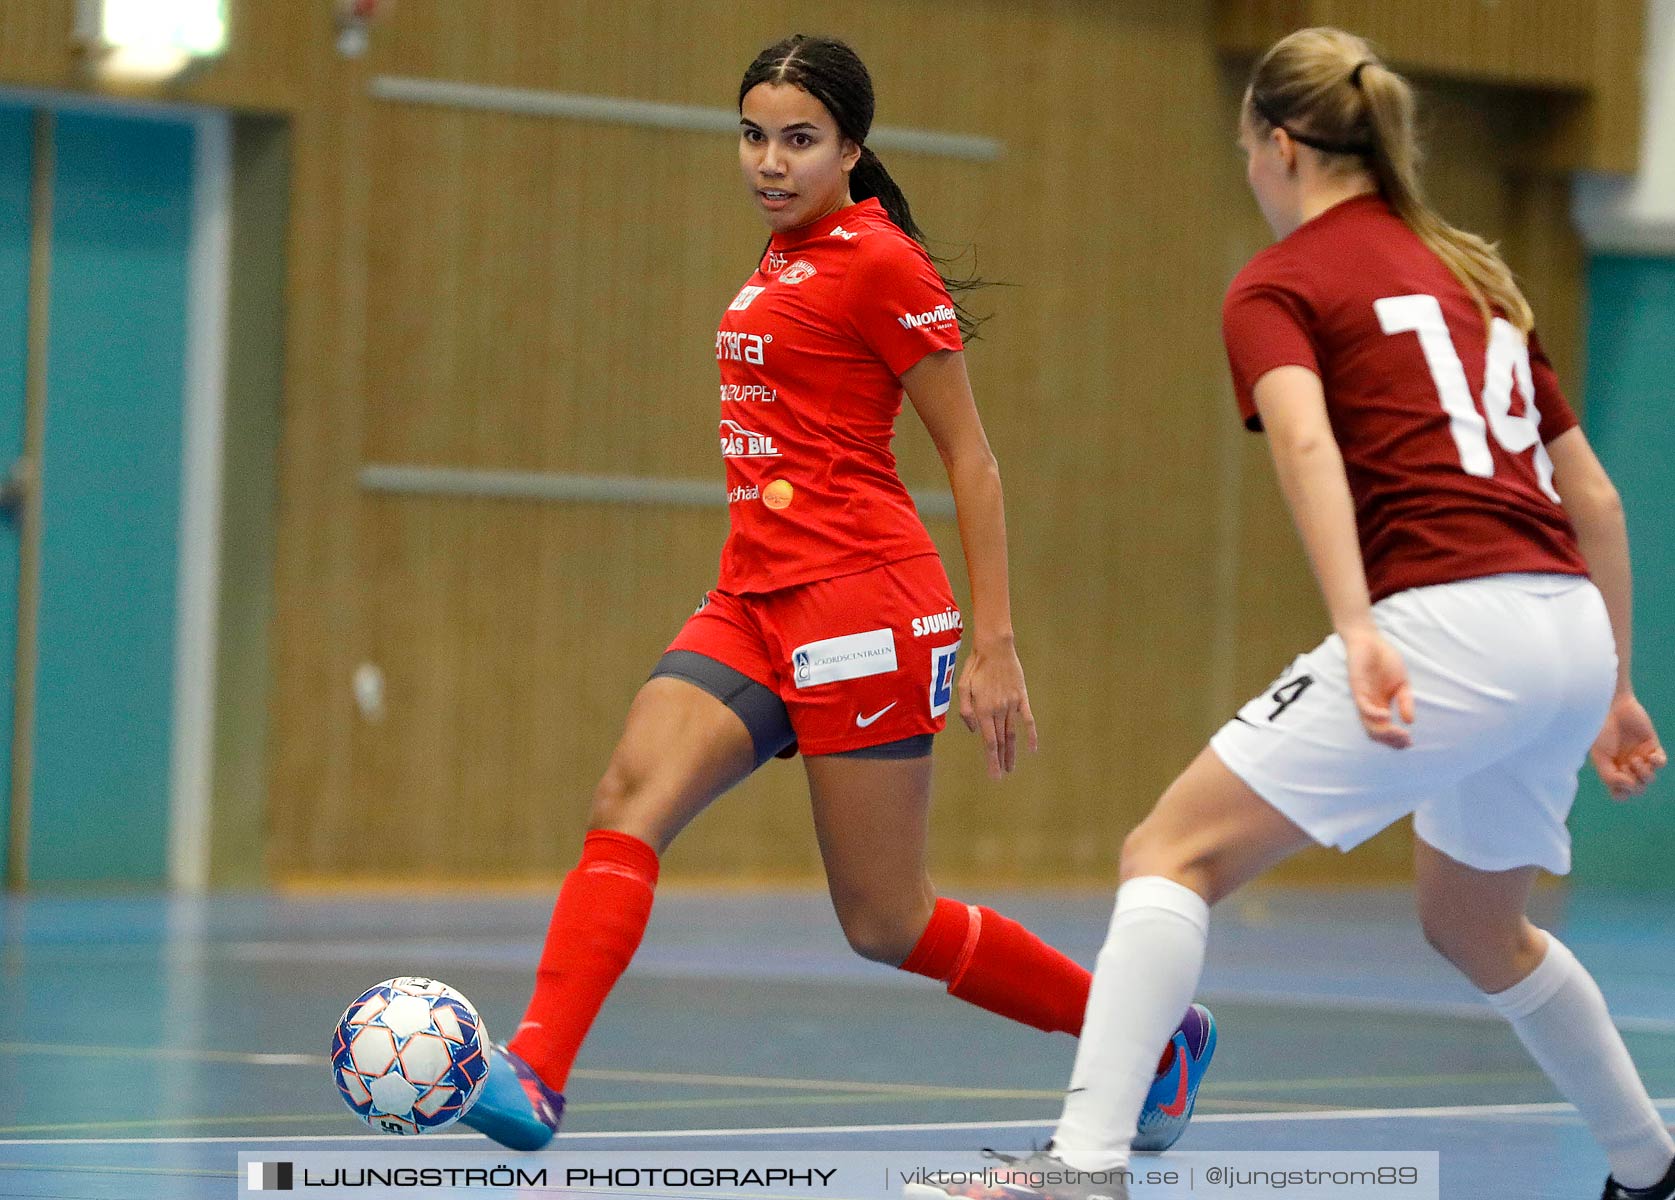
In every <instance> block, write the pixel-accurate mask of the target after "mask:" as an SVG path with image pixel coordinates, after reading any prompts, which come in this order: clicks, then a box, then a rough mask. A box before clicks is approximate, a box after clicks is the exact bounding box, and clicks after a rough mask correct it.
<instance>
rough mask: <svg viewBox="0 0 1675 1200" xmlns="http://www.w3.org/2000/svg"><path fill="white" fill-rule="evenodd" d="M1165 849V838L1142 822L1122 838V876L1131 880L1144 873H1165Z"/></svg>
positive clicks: (1166, 864)
mask: <svg viewBox="0 0 1675 1200" xmlns="http://www.w3.org/2000/svg"><path fill="white" fill-rule="evenodd" d="M1165 849H1166V846H1165V844H1164V842H1163V839H1161V838H1159V837H1157V836H1156V835H1155V834H1154V832H1153V831H1152V829H1151V827H1150V826H1149V825H1148V824H1147V822H1145V821H1142V822H1140V824H1138V825H1136V826H1135V827H1134V828H1133V829H1131V830H1129V831H1128V836H1127V837H1125V838H1123V840H1122V855H1121V859H1120V870H1121V872H1122V878H1123V879H1124V880H1129V879H1138V878H1139V877H1140V876H1142V875H1161V874H1163V872H1164V870H1165V869H1166V867H1167V866H1168V863H1167V857H1168V856H1167V855H1166V854H1164V853H1163V852H1164V850H1165Z"/></svg>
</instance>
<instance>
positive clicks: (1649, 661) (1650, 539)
mask: <svg viewBox="0 0 1675 1200" xmlns="http://www.w3.org/2000/svg"><path fill="white" fill-rule="evenodd" d="M1588 292H1589V314H1588V392H1587V394H1588V405H1587V433H1588V438H1589V440H1590V441H1591V442H1592V443H1593V444H1594V448H1595V449H1596V451H1597V452H1598V453H1599V457H1600V460H1601V461H1602V462H1603V463H1604V464H1605V468H1606V470H1607V471H1609V472H1610V473H1611V478H1612V479H1613V480H1614V481H1615V482H1616V484H1617V488H1618V490H1619V491H1621V492H1622V494H1623V503H1624V506H1625V507H1626V509H1627V511H1628V523H1629V545H1630V548H1631V550H1632V551H1633V554H1634V599H1635V614H1634V682H1635V690H1636V691H1637V692H1638V693H1639V695H1640V699H1641V700H1642V701H1643V702H1644V703H1645V705H1646V707H1647V708H1648V709H1649V710H1650V711H1651V714H1652V718H1653V720H1654V721H1656V722H1657V724H1658V732H1659V733H1660V734H1661V735H1662V737H1663V741H1664V744H1665V746H1671V745H1675V520H1672V518H1671V512H1672V509H1671V496H1672V494H1675V376H1672V375H1671V373H1670V364H1671V363H1672V362H1675V259H1667V258H1628V257H1614V256H1603V257H1599V258H1596V259H1594V261H1593V262H1592V263H1591V264H1590V267H1589V272H1588ZM1571 831H1572V833H1573V835H1574V837H1575V840H1576V855H1575V859H1576V866H1575V872H1576V880H1577V882H1578V883H1580V884H1583V885H1587V884H1601V885H1608V886H1622V887H1634V888H1640V889H1645V888H1658V889H1667V890H1675V874H1672V873H1671V872H1670V869H1669V865H1670V863H1672V862H1675V780H1671V779H1670V778H1669V777H1668V776H1666V777H1665V778H1664V779H1662V780H1660V781H1659V782H1658V783H1655V784H1654V785H1653V786H1652V788H1651V789H1650V790H1649V791H1648V792H1647V794H1646V795H1645V796H1644V797H1642V798H1641V799H1639V800H1634V801H1630V802H1629V803H1626V804H1614V803H1613V802H1612V801H1611V799H1610V797H1609V796H1607V795H1606V794H1605V789H1604V788H1603V787H1602V786H1601V785H1600V783H1599V780H1598V779H1597V777H1595V776H1594V774H1593V771H1592V769H1591V768H1589V769H1585V770H1584V772H1583V786H1582V793H1581V795H1580V796H1579V797H1578V798H1577V804H1576V811H1575V814H1574V815H1573V816H1572V818H1571Z"/></svg>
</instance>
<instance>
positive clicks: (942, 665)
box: [931, 642, 960, 717]
mask: <svg viewBox="0 0 1675 1200" xmlns="http://www.w3.org/2000/svg"><path fill="white" fill-rule="evenodd" d="M959 656H960V644H959V643H958V642H954V643H952V644H950V645H947V646H938V647H936V649H934V650H932V651H931V716H933V717H940V716H941V715H942V714H943V713H945V712H947V711H948V706H949V705H950V704H952V703H953V702H954V663H955V661H956V660H957V659H958V658H959Z"/></svg>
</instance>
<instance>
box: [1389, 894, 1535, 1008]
mask: <svg viewBox="0 0 1675 1200" xmlns="http://www.w3.org/2000/svg"><path fill="white" fill-rule="evenodd" d="M1419 926H1420V929H1421V930H1422V931H1423V932H1424V934H1425V941H1426V942H1428V943H1429V944H1430V946H1431V949H1433V950H1435V951H1436V952H1437V953H1438V954H1440V955H1442V957H1443V958H1445V959H1447V960H1448V961H1449V962H1450V963H1452V964H1453V965H1454V967H1455V968H1456V969H1457V970H1459V971H1460V973H1461V974H1463V975H1465V976H1466V978H1468V979H1470V980H1471V981H1472V983H1474V984H1476V985H1477V986H1478V988H1479V989H1481V990H1483V991H1490V992H1494V991H1500V990H1501V989H1503V988H1505V987H1510V986H1511V985H1512V984H1513V983H1516V982H1517V981H1518V980H1519V979H1521V978H1523V977H1524V976H1525V975H1527V974H1528V973H1529V972H1530V970H1532V969H1534V967H1535V965H1536V964H1538V963H1539V962H1540V961H1541V954H1542V950H1543V947H1542V946H1541V945H1540V944H1539V943H1538V942H1537V938H1538V937H1539V934H1537V932H1536V930H1535V929H1534V927H1533V926H1531V925H1529V924H1528V923H1527V922H1520V923H1519V924H1517V925H1507V926H1505V927H1504V928H1502V927H1500V926H1499V925H1486V924H1484V923H1482V922H1481V921H1477V920H1473V919H1472V918H1471V917H1470V916H1469V915H1467V914H1462V913H1452V912H1442V911H1437V910H1421V912H1420V919H1419Z"/></svg>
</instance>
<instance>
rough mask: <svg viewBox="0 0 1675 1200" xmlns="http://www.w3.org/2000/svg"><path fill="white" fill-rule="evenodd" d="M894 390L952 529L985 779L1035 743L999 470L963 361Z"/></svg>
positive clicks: (969, 704)
mask: <svg viewBox="0 0 1675 1200" xmlns="http://www.w3.org/2000/svg"><path fill="white" fill-rule="evenodd" d="M901 382H902V387H903V388H904V389H906V391H907V398H908V399H909V400H911V401H912V402H913V408H914V410H915V411H916V412H917V413H918V414H919V419H920V420H921V421H923V422H924V423H925V428H926V429H927V430H928V431H929V432H930V435H931V441H933V442H935V443H936V449H937V453H938V454H940V455H941V456H942V465H943V466H944V467H945V468H946V469H947V471H948V484H949V486H950V487H951V488H952V489H953V492H954V507H955V509H956V510H957V511H958V515H959V523H960V544H961V546H963V547H964V549H965V564H966V571H967V573H968V575H969V576H970V578H971V609H972V611H971V614H970V615H971V621H970V623H969V625H968V626H967V628H968V629H969V630H970V631H971V638H972V645H971V650H970V652H969V653H968V654H967V656H966V663H965V668H964V670H962V671H961V672H960V684H959V692H960V717H961V718H962V719H963V720H964V721H965V723H966V727H967V728H969V729H972V730H974V731H976V732H977V733H979V734H981V735H982V738H983V747H984V751H985V753H986V754H987V757H988V764H989V775H990V777H991V778H994V779H999V778H1001V777H1002V776H1003V775H1005V774H1006V773H1007V772H1008V771H1010V770H1012V768H1013V767H1014V766H1016V765H1017V755H1018V739H1019V736H1020V735H1021V736H1022V737H1023V740H1024V744H1025V745H1027V746H1028V747H1029V748H1030V749H1031V750H1034V749H1036V747H1037V745H1038V742H1037V738H1036V733H1035V717H1034V716H1033V715H1032V714H1031V713H1030V710H1029V692H1028V691H1027V689H1026V688H1025V686H1024V669H1023V667H1022V666H1021V665H1020V664H1019V662H1018V653H1017V648H1016V646H1015V645H1014V643H1013V638H1012V600H1011V592H1010V583H1009V580H1008V569H1007V561H1006V504H1005V499H1004V496H1003V495H1002V493H1001V487H1000V468H999V466H998V465H997V464H996V463H995V456H994V451H992V450H991V449H989V438H988V435H987V434H986V433H984V431H983V421H982V418H981V417H979V416H978V415H977V402H976V400H974V399H973V398H972V394H971V380H970V378H969V377H968V376H967V375H966V370H965V355H964V353H962V352H960V351H957V350H938V351H934V352H933V353H931V354H927V355H926V356H925V357H924V358H922V359H920V360H919V361H918V362H917V363H915V364H914V365H913V366H911V367H909V368H908V369H907V371H906V373H905V374H903V375H902V380H901Z"/></svg>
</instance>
